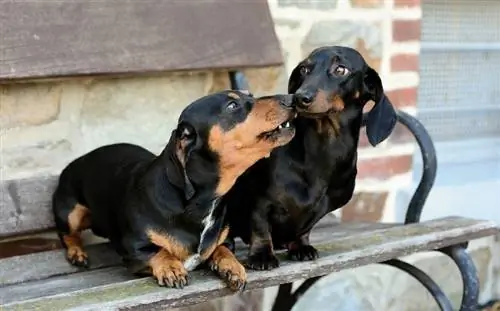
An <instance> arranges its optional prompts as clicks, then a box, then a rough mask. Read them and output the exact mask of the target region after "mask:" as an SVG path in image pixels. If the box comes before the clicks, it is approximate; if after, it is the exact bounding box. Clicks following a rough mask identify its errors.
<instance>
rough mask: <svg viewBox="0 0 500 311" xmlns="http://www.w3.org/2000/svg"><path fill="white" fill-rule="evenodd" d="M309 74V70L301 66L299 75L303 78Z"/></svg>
mask: <svg viewBox="0 0 500 311" xmlns="http://www.w3.org/2000/svg"><path fill="white" fill-rule="evenodd" d="M309 72H311V70H310V69H309V68H307V67H306V66H302V67H300V74H301V75H303V76H305V75H308V74H309Z"/></svg>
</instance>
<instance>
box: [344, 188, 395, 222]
mask: <svg viewBox="0 0 500 311" xmlns="http://www.w3.org/2000/svg"><path fill="white" fill-rule="evenodd" d="M387 195H388V193H387V192H356V193H354V195H353V197H352V199H351V200H350V201H349V203H347V204H346V205H345V206H344V207H343V208H342V210H341V212H342V214H341V215H342V216H341V219H342V221H368V222H378V221H379V220H380V219H382V216H383V214H384V207H385V202H386V200H387Z"/></svg>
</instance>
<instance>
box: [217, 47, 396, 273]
mask: <svg viewBox="0 0 500 311" xmlns="http://www.w3.org/2000/svg"><path fill="white" fill-rule="evenodd" d="M288 92H289V93H295V96H296V99H297V104H296V106H297V111H298V113H299V116H298V117H297V118H296V119H295V120H294V121H293V126H294V127H295V129H296V134H295V137H294V138H293V139H292V141H291V142H290V143H289V144H287V145H285V146H283V147H280V148H277V149H276V150H274V151H273V152H272V153H271V157H270V158H268V159H263V160H260V161H258V162H257V163H256V164H255V165H254V166H252V167H251V168H250V169H249V170H247V171H246V172H245V173H244V174H243V175H242V176H241V177H240V178H239V179H238V181H237V183H236V184H235V186H234V187H233V188H232V189H231V191H230V192H229V193H228V194H227V195H226V197H225V199H224V200H225V201H226V202H227V204H228V219H229V223H230V225H231V228H232V230H231V235H232V236H239V237H241V238H242V240H243V241H244V242H245V243H249V244H250V251H249V256H248V263H247V265H248V266H249V267H250V268H252V269H257V270H264V269H271V268H274V267H277V266H278V265H279V261H278V259H277V258H276V256H275V254H274V249H275V248H276V249H278V248H286V249H287V250H288V255H289V257H291V258H295V259H298V260H304V259H309V260H312V259H315V258H317V256H318V254H317V250H316V249H315V248H314V247H312V246H311V245H310V244H309V233H310V231H311V229H312V227H313V226H314V225H315V224H316V223H317V222H318V220H320V219H321V218H322V217H323V216H324V215H325V214H327V213H329V212H331V211H334V210H336V209H338V208H341V207H342V206H344V205H345V204H346V203H347V202H348V201H349V200H350V199H351V197H352V194H353V191H354V184H355V179H356V173H357V168H356V161H357V146H358V140H359V132H360V128H361V125H362V119H363V107H364V105H365V104H366V102H368V101H369V100H373V101H375V103H376V104H375V106H374V108H373V109H372V110H371V111H370V113H369V116H368V121H367V122H368V123H367V129H366V130H367V135H368V139H369V141H370V143H371V144H372V145H377V144H378V143H380V142H381V141H383V140H385V139H386V138H387V137H388V135H389V134H390V133H391V132H392V129H393V128H394V126H395V123H396V113H395V110H394V108H393V107H392V105H391V103H390V102H389V100H388V99H387V97H386V96H385V95H384V90H383V87H382V82H381V80H380V77H379V75H378V74H377V72H375V70H373V69H372V68H370V67H369V66H368V65H367V64H366V62H365V60H364V59H363V57H362V56H361V55H360V54H359V53H358V52H357V51H356V50H354V49H351V48H347V47H339V46H332V47H323V48H318V49H316V50H314V51H313V52H311V54H310V55H309V56H308V57H307V58H306V59H305V60H304V61H302V62H301V63H299V64H298V66H297V67H296V68H295V69H294V70H293V72H292V74H291V77H290V80H289V85H288ZM248 219H251V222H249V221H248Z"/></svg>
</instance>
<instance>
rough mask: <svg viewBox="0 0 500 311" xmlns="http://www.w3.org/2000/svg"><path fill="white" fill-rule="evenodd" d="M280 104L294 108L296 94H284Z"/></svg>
mask: <svg viewBox="0 0 500 311" xmlns="http://www.w3.org/2000/svg"><path fill="white" fill-rule="evenodd" d="M280 104H281V105H282V106H285V107H286V108H293V107H294V106H295V96H294V95H284V96H283V97H282V98H281V100H280Z"/></svg>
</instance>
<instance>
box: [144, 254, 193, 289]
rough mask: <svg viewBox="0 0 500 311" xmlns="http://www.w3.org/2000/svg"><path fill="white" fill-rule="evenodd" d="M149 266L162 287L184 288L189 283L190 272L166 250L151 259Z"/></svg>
mask: <svg viewBox="0 0 500 311" xmlns="http://www.w3.org/2000/svg"><path fill="white" fill-rule="evenodd" d="M148 265H149V267H150V268H151V273H152V274H153V277H154V278H155V279H156V280H157V282H158V285H160V286H167V287H175V288H183V287H184V286H186V285H187V283H188V272H187V270H186V269H185V268H184V265H183V264H182V262H181V261H180V260H179V259H177V258H176V257H175V256H173V255H171V254H170V253H169V252H168V251H166V250H164V249H161V250H160V251H159V252H157V253H156V254H155V255H154V256H153V257H151V258H150V259H149V261H148Z"/></svg>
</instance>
